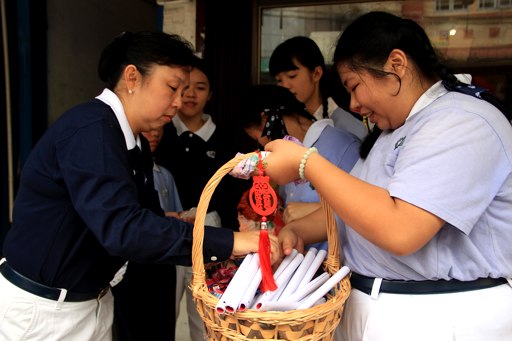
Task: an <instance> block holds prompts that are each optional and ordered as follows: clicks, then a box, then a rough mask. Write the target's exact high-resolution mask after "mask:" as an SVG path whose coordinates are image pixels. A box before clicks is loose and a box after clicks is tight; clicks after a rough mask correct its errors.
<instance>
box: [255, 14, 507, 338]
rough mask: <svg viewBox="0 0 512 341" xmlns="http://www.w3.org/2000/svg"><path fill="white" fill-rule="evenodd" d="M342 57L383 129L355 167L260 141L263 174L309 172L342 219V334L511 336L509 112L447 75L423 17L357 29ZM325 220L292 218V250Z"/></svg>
mask: <svg viewBox="0 0 512 341" xmlns="http://www.w3.org/2000/svg"><path fill="white" fill-rule="evenodd" d="M334 64H335V66H336V67H337V70H338V73H339V75H340V78H341V81H342V83H343V85H344V86H345V88H346V89H347V91H348V92H349V93H350V95H351V110H352V111H354V112H357V113H359V114H360V115H361V116H366V117H367V118H368V119H369V120H370V121H371V122H373V123H375V124H376V125H377V126H378V128H380V130H382V133H381V134H380V135H379V136H378V137H377V138H376V140H375V144H374V145H373V147H372V148H368V149H367V150H366V151H365V153H364V154H363V155H362V158H361V159H360V160H359V161H358V163H357V164H356V165H355V167H354V168H353V170H352V171H351V173H350V174H348V173H346V172H344V171H342V170H340V169H339V168H337V167H335V166H334V165H332V164H330V163H329V162H328V161H327V160H325V159H324V158H322V157H321V156H320V155H319V154H318V153H311V152H310V151H309V150H308V151H307V150H306V149H305V148H304V147H300V146H298V145H296V144H293V143H290V142H288V141H281V140H276V141H273V142H271V143H269V144H267V145H266V147H265V149H266V150H268V151H271V154H270V156H269V157H267V158H266V162H267V168H266V174H267V175H269V176H270V177H271V178H273V179H274V180H275V181H277V182H278V183H287V182H289V181H291V180H294V179H296V178H298V177H299V175H300V176H301V177H305V178H307V179H308V180H309V181H310V182H311V183H312V184H313V185H314V187H315V188H316V190H317V191H318V192H319V193H320V195H322V196H323V197H324V198H326V200H327V201H328V202H329V203H330V205H331V206H332V207H333V208H334V210H335V211H336V213H337V215H338V216H339V218H340V219H341V220H342V221H343V222H342V223H341V224H340V239H341V244H342V250H343V262H344V264H345V265H347V266H349V267H350V269H351V270H352V272H353V273H352V277H351V282H352V292H351V295H350V297H349V299H348V301H347V303H346V307H345V310H344V313H343V319H342V322H341V324H340V327H339V328H338V332H339V333H338V334H339V335H337V337H338V338H339V339H342V340H379V341H382V340H393V341H400V340H404V341H405V340H407V341H409V340H415V341H417V340H429V341H431V340H436V341H437V340H459V341H460V340H474V341H477V340H484V339H489V340H493V341H496V340H498V341H499V340H502V341H504V340H510V338H511V335H512V304H511V302H512V287H511V280H510V278H511V277H512V262H511V260H512V248H510V245H511V244H512V209H511V204H512V161H511V160H512V127H511V125H510V122H509V120H510V111H508V109H506V108H505V105H503V104H502V103H500V102H499V101H497V100H496V99H495V98H494V97H493V96H492V95H490V94H489V93H488V92H486V91H485V89H480V88H478V87H475V86H470V85H468V84H465V83H462V82H460V81H458V80H457V78H456V77H455V76H453V74H450V73H448V71H447V70H446V68H444V67H443V65H442V64H441V63H440V62H439V61H438V59H437V57H436V54H435V52H434V49H433V47H432V45H431V43H430V41H429V39H428V37H427V35H426V34H425V32H424V30H423V29H422V28H421V27H420V26H419V25H418V24H416V23H415V22H413V21H412V20H407V19H402V18H400V17H396V16H394V15H391V14H388V13H384V12H371V13H368V14H365V15H363V16H361V17H360V18H358V19H356V20H355V21H354V22H353V23H352V24H351V25H349V26H348V27H347V28H346V30H345V31H344V32H343V34H342V35H341V37H340V39H339V41H338V44H337V47H336V51H335V53H334ZM306 151H307V152H306ZM308 156H309V157H308ZM301 160H302V161H303V162H302V164H304V163H305V167H303V168H302V171H299V164H301ZM301 173H302V174H301ZM341 189H342V190H341ZM304 226H306V228H304V229H303V227H304ZM320 230H321V229H307V225H306V224H303V222H302V224H299V222H295V223H292V224H289V225H287V226H285V227H284V228H283V229H282V230H281V232H280V234H279V236H280V240H281V243H282V247H283V249H284V250H285V253H289V252H290V249H291V248H292V247H294V245H297V244H296V243H298V242H300V239H302V240H303V241H304V242H305V243H310V242H313V241H316V240H319V239H321V238H325V231H323V233H316V234H322V235H321V236H319V235H315V232H317V231H320ZM507 279H508V281H507Z"/></svg>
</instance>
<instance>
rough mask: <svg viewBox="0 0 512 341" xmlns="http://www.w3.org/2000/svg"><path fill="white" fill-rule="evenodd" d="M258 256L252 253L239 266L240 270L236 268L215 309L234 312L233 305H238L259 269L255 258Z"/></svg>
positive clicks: (220, 311) (221, 311) (221, 312)
mask: <svg viewBox="0 0 512 341" xmlns="http://www.w3.org/2000/svg"><path fill="white" fill-rule="evenodd" d="M257 257H258V256H257V255H256V254H255V253H250V254H248V255H247V256H245V258H244V260H243V261H242V263H241V264H240V266H239V267H238V270H236V272H235V275H234V276H233V278H232V279H231V281H230V282H229V284H228V286H227V287H226V290H225V291H224V293H223V294H222V296H221V297H220V298H219V302H217V305H216V306H215V309H216V310H217V312H218V313H219V314H224V313H225V312H226V311H228V312H234V310H233V307H237V306H238V303H239V301H240V299H241V297H242V295H243V293H244V292H245V289H246V287H247V286H248V285H249V283H250V280H252V278H254V275H255V274H256V272H257V271H258V268H259V267H258V266H257V265H256V263H255V262H254V258H257ZM255 265H256V266H255Z"/></svg>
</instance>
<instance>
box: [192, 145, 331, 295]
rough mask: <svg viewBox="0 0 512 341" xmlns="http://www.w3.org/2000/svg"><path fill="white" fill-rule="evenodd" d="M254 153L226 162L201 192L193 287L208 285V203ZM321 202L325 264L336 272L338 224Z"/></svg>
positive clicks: (195, 232)
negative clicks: (205, 246)
mask: <svg viewBox="0 0 512 341" xmlns="http://www.w3.org/2000/svg"><path fill="white" fill-rule="evenodd" d="M253 155H257V153H256V152H252V153H247V154H241V155H238V156H235V157H234V158H232V159H231V160H230V161H228V162H226V163H225V164H224V165H223V166H222V167H220V168H219V169H218V170H217V171H216V172H215V174H213V176H212V177H211V178H210V180H209V181H208V183H207V184H206V186H205V187H204V189H203V192H202V193H201V197H200V199H199V204H198V205H197V212H196V218H195V222H194V231H193V239H192V271H193V276H192V288H196V287H200V286H203V285H206V273H205V269H204V259H203V242H204V221H205V217H206V213H207V211H208V204H209V203H210V199H211V197H212V195H213V192H214V191H215V188H216V187H217V185H218V184H219V183H220V181H221V180H222V178H223V177H224V175H226V174H228V173H229V172H230V171H231V170H232V169H233V168H234V167H235V166H236V165H238V163H239V162H240V161H242V160H244V159H246V158H249V157H251V156H253ZM320 202H321V204H322V209H323V211H324V213H325V216H326V218H327V243H328V250H327V260H326V261H325V266H326V267H327V269H328V270H329V272H330V273H335V272H336V271H338V270H339V269H340V250H339V241H338V229H337V225H336V219H335V217H334V213H333V211H332V208H331V207H330V206H329V205H328V204H327V202H326V201H325V200H324V199H323V198H322V197H321V198H320Z"/></svg>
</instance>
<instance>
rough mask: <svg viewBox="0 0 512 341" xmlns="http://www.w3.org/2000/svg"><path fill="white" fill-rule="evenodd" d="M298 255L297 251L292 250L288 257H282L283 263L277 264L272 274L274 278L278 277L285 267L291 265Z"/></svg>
mask: <svg viewBox="0 0 512 341" xmlns="http://www.w3.org/2000/svg"><path fill="white" fill-rule="evenodd" d="M298 253H299V251H297V250H296V249H292V252H291V253H290V254H289V255H288V256H286V257H284V259H283V261H282V262H281V264H279V266H278V267H277V269H276V271H275V272H274V278H277V277H279V275H280V274H281V272H283V270H284V269H286V267H287V266H288V265H289V264H290V263H291V261H292V260H293V259H294V258H295V256H297V254H298Z"/></svg>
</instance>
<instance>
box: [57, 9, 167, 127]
mask: <svg viewBox="0 0 512 341" xmlns="http://www.w3.org/2000/svg"><path fill="white" fill-rule="evenodd" d="M47 13H48V14H47V25H48V31H47V37H48V50H47V51H48V121H49V123H52V122H53V121H55V119H56V118H57V117H58V116H59V115H60V114H61V113H62V112H63V111H65V110H66V109H68V108H69V107H71V106H73V105H75V104H77V103H81V102H83V101H86V100H88V99H91V98H92V97H94V96H96V95H97V94H98V93H99V92H101V91H102V90H103V83H102V82H101V81H100V80H99V78H98V75H97V72H96V70H97V65H98V59H99V56H100V53H101V51H102V49H103V47H105V46H106V45H107V44H108V43H109V42H110V41H111V40H112V39H113V38H114V37H115V36H117V35H119V34H121V33H122V32H123V31H139V30H157V29H158V30H161V27H162V24H161V22H162V20H161V18H162V8H161V6H157V5H156V4H155V3H154V2H152V1H143V0H108V1H104V0H87V1H80V0H69V1H62V0H47Z"/></svg>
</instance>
